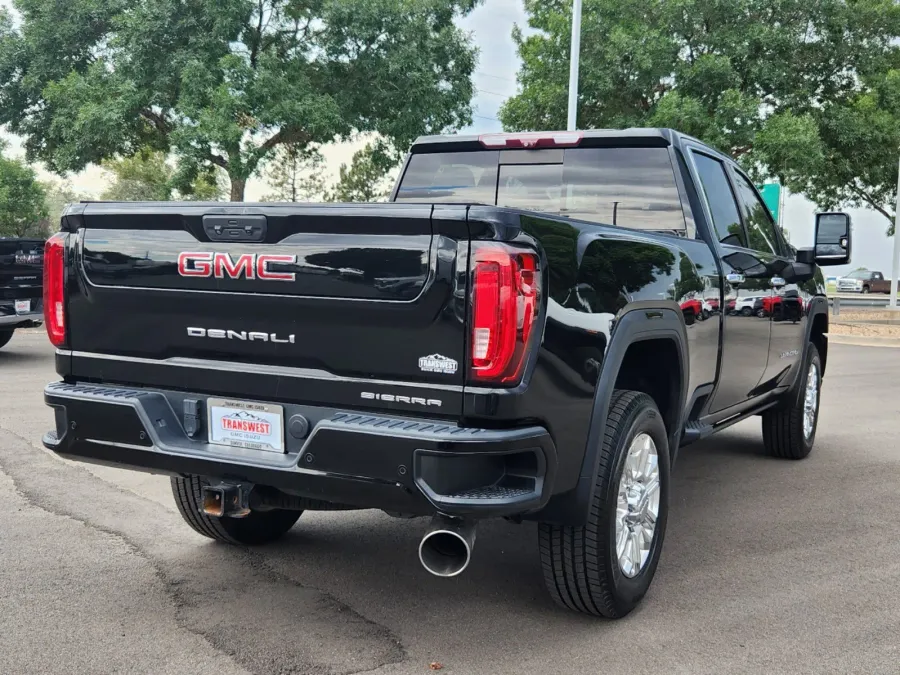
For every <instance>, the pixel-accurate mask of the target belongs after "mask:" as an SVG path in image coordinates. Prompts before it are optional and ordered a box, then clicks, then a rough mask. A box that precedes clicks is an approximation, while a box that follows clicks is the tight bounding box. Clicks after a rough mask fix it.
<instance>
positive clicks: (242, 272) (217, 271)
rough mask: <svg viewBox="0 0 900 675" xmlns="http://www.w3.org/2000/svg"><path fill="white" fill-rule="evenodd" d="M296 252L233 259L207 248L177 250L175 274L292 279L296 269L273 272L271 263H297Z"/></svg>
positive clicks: (228, 255) (185, 275)
mask: <svg viewBox="0 0 900 675" xmlns="http://www.w3.org/2000/svg"><path fill="white" fill-rule="evenodd" d="M296 262H297V256H295V255H273V254H268V253H244V254H243V255H240V256H238V258H237V260H235V259H233V258H232V257H231V255H230V254H228V253H212V252H210V251H206V252H202V253H195V252H184V253H179V254H178V274H180V275H181V276H183V277H215V278H216V279H241V278H245V279H263V280H265V281H295V280H296V279H297V274H296V272H274V271H272V270H271V269H269V265H270V264H271V263H288V264H291V263H293V264H296Z"/></svg>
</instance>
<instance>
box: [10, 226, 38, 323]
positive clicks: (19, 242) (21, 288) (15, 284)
mask: <svg viewBox="0 0 900 675" xmlns="http://www.w3.org/2000/svg"><path fill="white" fill-rule="evenodd" d="M43 262H44V242H43V240H41V239H6V240H4V239H0V314H4V313H7V312H13V311H14V310H13V308H14V306H15V305H14V303H15V301H16V300H20V301H21V300H27V301H30V305H31V308H32V310H39V309H40V300H41V289H42V284H43V267H44V266H43Z"/></svg>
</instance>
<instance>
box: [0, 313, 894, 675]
mask: <svg viewBox="0 0 900 675" xmlns="http://www.w3.org/2000/svg"><path fill="white" fill-rule="evenodd" d="M53 379H55V373H54V371H53V352H52V349H51V348H50V346H49V344H48V343H47V341H46V338H45V336H44V334H43V332H42V331H39V330H35V331H27V332H20V333H17V334H16V336H15V337H14V338H13V340H12V342H11V343H10V344H9V345H8V346H7V347H5V348H4V349H3V350H0V499H2V501H3V504H2V508H0V673H3V674H6V673H10V674H18V673H35V674H37V673H40V674H42V675H43V674H47V673H67V674H68V673H91V674H93V673H190V674H199V673H210V674H213V673H214V674H215V675H232V674H236V673H257V674H260V675H268V674H270V673H271V674H288V673H299V674H304V675H305V674H309V675H318V674H326V673H327V674H330V673H336V674H337V673H342V674H350V673H367V674H369V675H401V674H402V675H406V674H411V673H427V672H434V670H432V668H431V666H430V664H433V663H434V664H440V666H441V672H442V673H448V674H453V675H459V674H465V675H506V674H509V675H522V674H523V673H536V674H537V673H540V674H541V675H545V674H555V673H604V674H618V673H623V674H624V673H627V674H628V675H638V674H640V673H666V674H668V673H691V674H699V673H711V674H713V673H714V674H716V675H721V674H724V673H728V674H730V673H765V674H767V675H770V674H774V673H865V674H866V675H872V674H875V673H900V537H898V530H900V527H898V524H900V448H898V445H900V443H898V438H900V396H898V395H897V391H898V389H897V384H896V383H897V382H898V381H900V350H898V349H891V348H878V347H856V346H845V345H833V346H832V350H831V354H830V356H829V363H828V369H827V373H826V377H825V385H824V390H823V394H822V410H821V422H820V425H819V431H818V439H817V443H816V448H815V450H814V451H813V454H812V455H811V456H810V458H809V459H807V460H805V461H801V462H786V461H779V460H775V459H770V458H768V457H766V456H765V455H764V454H763V452H762V441H761V434H760V430H759V423H758V421H757V420H750V421H747V422H744V423H742V424H740V425H737V426H736V427H734V428H733V429H732V430H728V431H726V432H724V433H722V434H720V435H718V436H716V437H714V438H713V439H711V440H709V441H706V442H703V443H700V444H697V445H695V446H691V447H689V448H686V449H685V450H684V452H683V454H682V456H681V457H680V459H679V462H678V465H677V467H676V471H675V478H674V487H673V494H674V501H673V505H672V507H673V508H672V512H671V514H670V517H669V529H668V533H667V535H666V542H665V548H664V551H663V558H662V562H661V564H660V568H659V571H658V573H657V575H656V579H655V581H654V584H653V587H652V589H651V591H650V593H649V594H648V596H647V597H646V599H645V601H644V603H643V604H642V606H641V607H640V608H639V609H638V610H637V611H635V612H634V613H633V614H632V615H631V616H629V617H627V618H626V619H624V620H621V621H618V622H608V621H602V620H597V619H592V618H588V617H584V616H580V615H576V614H572V613H569V612H567V611H565V610H562V609H559V608H557V607H556V606H555V605H553V603H552V602H551V601H550V599H549V597H548V596H547V594H546V593H545V591H544V588H543V582H542V579H541V571H540V563H539V561H538V557H537V536H536V529H535V526H534V525H533V524H531V525H529V524H525V525H513V524H510V523H506V522H503V521H500V522H491V523H487V524H486V525H485V526H483V527H481V528H480V529H479V533H478V540H477V542H476V546H475V555H474V558H473V561H472V564H471V565H470V567H469V569H468V570H467V571H466V572H465V573H464V574H463V575H462V576H461V577H458V578H455V579H449V580H447V579H438V578H435V577H432V576H430V575H429V574H427V573H426V572H425V571H424V570H422V569H421V567H420V565H419V563H418V560H417V557H416V547H417V545H418V541H419V538H420V536H421V532H422V530H423V528H424V527H425V524H426V523H425V521H424V520H422V519H416V520H409V521H403V520H397V519H393V518H390V517H388V516H387V515H384V514H382V513H379V512H375V511H361V512H342V513H335V514H327V513H306V514H304V515H303V517H302V518H301V519H300V521H299V522H298V524H297V526H295V527H294V529H293V530H292V531H291V532H290V533H289V534H288V536H287V537H285V539H284V540H283V541H281V542H279V543H277V544H274V545H271V546H268V547H265V548H260V549H254V550H244V549H240V548H234V547H228V546H224V545H218V544H215V543H212V542H209V541H208V540H206V539H204V538H202V537H200V536H199V535H196V534H194V533H193V532H192V531H191V530H189V529H188V528H187V526H186V525H184V524H183V523H182V521H181V519H180V517H179V516H178V514H177V512H176V511H175V507H174V503H173V502H172V499H171V495H170V493H169V483H168V479H167V478H163V477H159V476H150V475H145V474H138V473H131V472H123V471H118V470H113V469H102V468H87V467H85V466H83V465H75V464H71V463H67V462H63V461H61V460H58V459H56V458H55V457H53V456H51V455H50V454H48V453H47V452H45V451H44V450H43V449H42V448H41V445H40V437H41V435H42V434H43V433H44V431H45V430H46V429H49V428H50V426H51V423H52V420H51V413H50V411H49V410H48V409H46V408H45V406H44V405H43V400H42V397H41V390H42V388H43V386H44V384H45V383H46V382H48V381H51V380H53Z"/></svg>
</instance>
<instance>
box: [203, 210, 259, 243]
mask: <svg viewBox="0 0 900 675" xmlns="http://www.w3.org/2000/svg"><path fill="white" fill-rule="evenodd" d="M203 229H204V231H205V232H206V236H207V237H209V239H210V241H265V240H266V217H265V216H203Z"/></svg>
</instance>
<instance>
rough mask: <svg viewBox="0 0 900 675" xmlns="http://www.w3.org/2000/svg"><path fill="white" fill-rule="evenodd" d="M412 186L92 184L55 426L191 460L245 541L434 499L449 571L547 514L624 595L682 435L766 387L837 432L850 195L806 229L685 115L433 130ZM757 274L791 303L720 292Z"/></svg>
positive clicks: (581, 602)
mask: <svg viewBox="0 0 900 675" xmlns="http://www.w3.org/2000/svg"><path fill="white" fill-rule="evenodd" d="M391 202H392V203H387V204H364V205H328V206H316V205H308V206H303V205H296V204H291V205H279V204H239V205H238V204H198V203H159V204H155V203H154V204H151V203H136V204H108V203H84V204H78V205H75V206H72V207H70V208H69V209H68V210H67V212H66V213H65V214H64V217H63V218H62V230H61V232H60V233H59V234H56V235H55V236H54V237H52V238H51V239H50V240H49V241H48V243H47V247H46V255H45V264H46V265H47V270H48V273H47V278H48V283H47V284H46V285H45V288H44V292H45V301H44V307H45V310H46V319H47V330H48V333H49V335H50V338H51V340H52V342H53V344H54V345H55V346H56V348H57V352H56V366H57V371H58V372H59V374H60V375H61V376H62V381H60V382H56V383H53V384H50V385H48V386H47V388H46V391H45V398H46V402H47V404H48V405H50V406H51V407H52V408H53V409H54V411H55V416H56V428H55V429H54V430H53V431H50V432H49V433H48V434H47V435H46V436H45V437H44V444H45V445H46V446H47V447H48V448H50V449H51V450H53V451H55V452H56V453H58V454H59V455H61V456H63V457H66V458H69V459H75V460H82V461H88V462H100V463H105V464H111V465H115V466H120V467H128V468H133V469H140V470H145V471H152V472H158V473H164V474H169V475H171V476H172V479H171V480H172V490H173V493H174V497H175V501H176V504H177V505H178V508H179V510H180V512H181V515H182V516H183V517H184V520H185V521H186V522H187V524H188V525H190V526H191V527H192V528H194V529H195V530H196V531H197V532H199V533H200V534H203V535H205V536H207V537H211V538H213V539H218V540H222V541H226V542H233V543H239V544H260V543H264V542H267V541H270V540H273V539H275V538H277V537H279V536H281V535H282V534H284V533H285V532H286V531H287V530H289V529H290V528H291V527H292V526H293V525H294V523H295V522H296V521H297V519H298V518H299V517H300V514H301V513H302V511H304V510H310V509H354V508H377V509H382V510H384V511H386V512H388V513H391V514H394V515H397V516H432V521H431V524H430V525H429V526H428V528H427V529H426V530H425V533H424V536H423V538H422V541H421V544H420V546H419V558H420V561H421V563H422V564H423V565H424V566H425V567H426V568H427V569H428V570H429V571H430V572H432V573H434V574H437V575H440V576H453V575H456V574H459V573H460V572H462V571H463V569H465V567H466V565H467V564H468V561H469V557H470V555H471V552H472V548H473V544H474V541H475V528H476V524H477V523H478V521H479V520H481V519H483V518H491V517H505V518H508V519H510V520H513V521H520V520H523V519H528V520H536V521H538V522H539V523H540V525H539V540H540V556H541V560H542V562H543V569H544V576H545V578H546V582H547V587H548V589H549V591H550V593H551V594H552V595H553V597H554V598H555V599H556V601H557V602H559V603H561V604H563V605H565V606H567V607H569V608H571V609H573V610H578V611H581V612H586V613H590V614H597V615H602V616H607V617H621V616H623V615H625V614H627V613H628V612H629V611H630V610H631V609H632V608H634V607H635V605H636V604H637V603H638V602H639V600H640V599H641V598H642V597H643V596H644V594H645V593H646V591H647V588H648V587H649V585H650V582H651V579H652V577H653V575H654V572H655V570H656V567H657V563H658V561H659V557H660V551H661V548H662V544H663V535H664V532H665V528H666V518H667V515H668V509H669V506H668V505H669V499H670V495H669V489H670V487H669V486H670V478H669V477H670V472H671V467H672V465H673V462H674V460H675V458H676V454H677V452H678V449H679V448H680V447H681V446H684V445H686V444H688V443H690V442H692V441H696V440H698V439H700V438H703V437H705V436H707V435H708V434H711V433H713V432H715V431H718V430H720V429H723V428H725V427H727V426H728V425H730V424H733V423H735V422H738V421H739V420H742V419H744V418H747V417H749V416H751V415H761V416H762V427H763V429H762V431H763V435H762V438H763V443H764V444H765V446H766V447H767V448H768V450H769V451H770V452H771V453H772V454H774V455H777V456H780V457H785V458H792V459H799V458H802V457H805V456H806V455H807V454H808V453H809V452H810V450H811V448H812V445H813V441H814V439H815V434H816V417H817V413H818V405H819V388H820V386H821V382H822V375H823V374H824V372H825V366H826V363H827V356H828V350H827V341H826V333H827V321H828V317H827V314H826V300H825V297H824V283H823V277H822V274H821V272H820V271H819V269H818V267H817V265H816V263H817V262H818V264H820V265H821V264H842V263H845V262H847V260H848V259H849V254H850V227H849V221H848V219H847V217H846V216H844V215H842V214H827V218H829V221H828V222H829V226H828V228H823V229H822V230H820V231H819V233H818V236H817V248H815V249H812V248H811V249H801V250H797V251H795V250H793V249H792V248H790V247H789V246H788V245H787V243H786V242H785V241H784V240H783V239H782V236H781V233H780V232H779V230H778V228H777V227H776V226H775V224H774V223H773V221H772V219H771V216H770V215H769V212H768V210H767V209H766V207H765V206H764V204H763V202H762V200H761V199H760V197H759V195H758V194H757V192H756V190H755V189H754V187H753V184H752V183H751V181H750V180H749V179H748V178H747V176H746V175H745V174H744V173H743V172H742V171H741V170H740V168H739V167H738V166H737V165H736V164H735V163H734V162H732V161H731V160H730V159H729V158H727V157H724V156H722V155H721V154H719V153H717V152H715V151H713V150H711V149H710V148H708V147H706V146H704V145H702V144H701V143H699V142H698V141H695V140H693V139H691V138H688V137H685V136H682V135H680V134H678V133H676V132H673V131H670V130H664V129H663V130H659V129H637V130H625V131H589V132H583V133H582V132H578V133H563V132H555V133H551V132H547V133H538V134H520V135H492V136H481V137H467V136H457V137H428V138H422V139H420V140H418V141H417V142H416V143H415V145H414V146H413V148H412V150H411V153H410V155H409V156H408V158H407V161H406V164H405V166H404V168H403V171H402V173H401V176H400V178H399V180H398V182H397V185H396V187H395V188H394V191H393V194H392V197H391ZM836 224H838V225H840V227H837V226H836ZM817 252H818V253H817ZM738 290H742V291H744V292H745V293H743V294H746V292H753V293H754V294H755V295H759V296H771V297H776V296H777V297H779V298H782V300H781V304H782V305H784V309H783V311H780V312H778V313H773V314H771V315H770V316H766V317H757V316H750V317H746V316H740V315H738V316H730V315H727V313H725V312H713V313H707V315H706V316H705V317H702V316H698V315H697V312H696V311H695V309H694V305H700V304H702V303H703V302H707V303H708V302H709V299H710V298H714V299H717V303H716V306H717V307H723V306H727V305H728V303H729V301H730V300H733V299H735V298H736V296H737V292H738ZM694 300H697V302H693V301H694Z"/></svg>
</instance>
